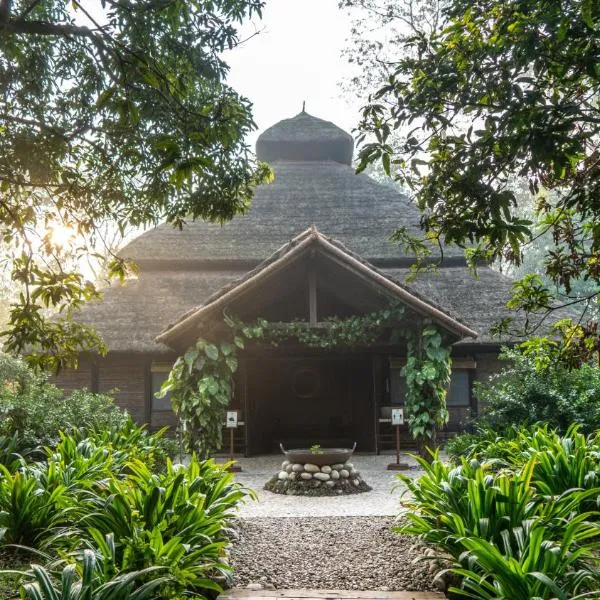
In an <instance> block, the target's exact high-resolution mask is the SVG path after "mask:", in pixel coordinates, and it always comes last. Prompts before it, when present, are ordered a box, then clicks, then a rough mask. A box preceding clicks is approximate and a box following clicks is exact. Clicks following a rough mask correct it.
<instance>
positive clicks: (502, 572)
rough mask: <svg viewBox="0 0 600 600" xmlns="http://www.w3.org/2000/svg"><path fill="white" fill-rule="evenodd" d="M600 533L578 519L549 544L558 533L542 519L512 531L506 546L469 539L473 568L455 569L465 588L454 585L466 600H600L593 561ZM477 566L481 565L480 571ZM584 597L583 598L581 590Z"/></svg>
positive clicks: (468, 555) (468, 553) (468, 557)
mask: <svg viewBox="0 0 600 600" xmlns="http://www.w3.org/2000/svg"><path fill="white" fill-rule="evenodd" d="M597 535H598V530H597V529H590V527H589V526H588V525H587V524H585V523H582V522H581V520H580V519H574V520H572V521H571V522H570V523H568V525H567V526H566V528H565V531H564V534H563V537H562V539H560V540H558V541H549V540H551V538H552V533H551V532H550V531H549V530H548V529H547V528H546V527H545V526H544V525H542V524H541V523H540V521H539V520H534V521H526V522H524V523H523V525H522V526H521V527H517V528H515V529H512V530H510V531H508V532H507V534H506V536H505V541H503V542H502V543H501V544H500V546H495V545H494V544H491V543H490V542H487V541H486V540H483V539H478V538H468V539H465V540H464V546H465V548H466V553H465V556H464V562H465V563H467V564H470V565H474V567H473V568H468V567H467V568H465V567H461V568H455V569H453V572H454V573H455V574H456V575H458V576H460V577H462V582H463V583H462V586H461V588H462V589H459V588H456V587H451V588H450V590H449V591H450V592H452V593H455V594H457V595H458V596H459V597H460V598H481V599H482V600H483V599H485V600H515V599H517V598H523V599H525V598H527V599H530V598H536V599H537V598H539V599H545V598H552V599H556V600H567V599H571V600H575V599H576V598H581V599H583V598H592V597H596V598H597V597H598V595H597V593H596V594H593V595H589V594H588V593H586V590H596V589H597V586H598V584H600V579H599V577H598V572H597V571H596V570H595V569H594V568H593V563H592V561H590V560H587V561H586V560H584V559H590V558H591V554H592V548H593V543H591V542H590V537H592V538H594V537H596V536H597ZM475 566H476V567H475ZM580 591H581V592H582V593H581V595H577V594H578V593H579V592H580Z"/></svg>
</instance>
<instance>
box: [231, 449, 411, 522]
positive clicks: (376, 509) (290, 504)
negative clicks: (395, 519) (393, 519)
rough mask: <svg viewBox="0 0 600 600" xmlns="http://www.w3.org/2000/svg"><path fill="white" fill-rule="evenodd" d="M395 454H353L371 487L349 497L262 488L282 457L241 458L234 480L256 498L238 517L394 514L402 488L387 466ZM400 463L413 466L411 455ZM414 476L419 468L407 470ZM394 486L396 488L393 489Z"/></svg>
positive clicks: (398, 508)
mask: <svg viewBox="0 0 600 600" xmlns="http://www.w3.org/2000/svg"><path fill="white" fill-rule="evenodd" d="M394 460H395V455H389V454H385V455H383V454H382V455H380V456H374V455H360V454H355V455H354V456H353V457H352V463H353V464H354V467H355V468H356V469H358V471H360V473H361V476H362V478H363V479H364V480H365V481H366V483H367V484H369V485H370V486H371V487H372V488H373V490H372V491H371V492H366V493H364V494H355V495H350V496H330V497H312V496H284V495H281V494H274V493H272V492H267V491H265V490H263V486H264V484H265V483H266V482H267V481H268V480H269V479H270V478H271V477H273V475H276V474H277V472H278V471H279V469H280V467H281V462H282V461H283V457H282V456H278V455H269V456H258V457H253V458H240V459H239V461H238V462H239V464H240V466H241V467H242V472H241V473H237V474H236V479H237V480H238V481H240V482H241V483H243V484H245V485H246V486H248V487H250V488H252V489H253V490H255V491H256V493H257V495H258V501H248V502H247V503H246V504H245V505H244V506H242V507H241V509H240V516H241V517H243V518H248V517H327V516H357V517H361V516H396V515H397V514H398V512H399V511H400V506H399V503H398V499H399V497H400V494H401V491H402V487H401V486H399V482H398V480H397V478H396V476H395V474H394V472H393V471H388V470H387V469H386V467H387V465H388V464H389V463H390V462H394ZM402 461H403V462H408V463H409V464H411V465H415V464H416V463H415V461H414V460H412V459H411V458H410V457H402ZM405 473H406V474H408V475H409V476H410V477H417V476H418V475H419V474H420V470H418V469H416V468H415V469H411V470H410V471H406V472H405ZM394 488H397V489H394Z"/></svg>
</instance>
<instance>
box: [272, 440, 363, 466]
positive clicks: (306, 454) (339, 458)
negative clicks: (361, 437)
mask: <svg viewBox="0 0 600 600" xmlns="http://www.w3.org/2000/svg"><path fill="white" fill-rule="evenodd" d="M279 447H280V448H281V451H282V452H283V454H284V455H285V458H286V459H287V460H289V461H290V462H291V463H301V464H305V463H310V464H313V465H317V466H318V467H322V466H324V465H335V464H343V463H345V462H346V461H347V460H348V459H349V458H350V457H351V456H352V454H353V453H354V450H356V442H354V446H352V448H321V449H320V452H319V453H318V454H315V453H313V452H311V451H310V448H293V449H292V450H286V449H285V448H284V447H283V444H279Z"/></svg>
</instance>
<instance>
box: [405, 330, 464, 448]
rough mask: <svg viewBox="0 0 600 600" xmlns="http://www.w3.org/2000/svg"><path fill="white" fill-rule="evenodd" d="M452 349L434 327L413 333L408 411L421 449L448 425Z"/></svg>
mask: <svg viewBox="0 0 600 600" xmlns="http://www.w3.org/2000/svg"><path fill="white" fill-rule="evenodd" d="M450 353H451V349H450V347H449V346H448V345H445V344H444V339H443V336H442V334H441V333H440V332H439V331H438V329H437V328H436V327H435V326H434V325H432V324H425V325H424V326H423V327H421V328H419V329H418V330H416V331H413V332H412V333H411V334H410V335H409V336H408V339H407V358H406V365H405V366H404V368H403V369H402V374H403V375H404V376H405V378H406V390H407V393H406V409H407V415H408V429H409V431H410V432H411V435H412V436H413V438H414V439H416V440H418V441H419V446H420V449H421V450H422V447H423V446H424V445H425V444H426V443H427V441H431V442H433V443H435V434H436V431H437V429H438V428H439V427H442V426H444V425H445V424H446V423H447V422H448V416H449V415H448V409H447V407H446V394H447V393H448V386H449V385H450V377H451V373H452V359H451V357H450Z"/></svg>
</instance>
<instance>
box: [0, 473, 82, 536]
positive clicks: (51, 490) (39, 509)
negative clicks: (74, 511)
mask: <svg viewBox="0 0 600 600" xmlns="http://www.w3.org/2000/svg"><path fill="white" fill-rule="evenodd" d="M72 507H73V499H72V497H71V496H70V495H69V494H68V492H67V489H66V488H65V486H63V485H55V486H52V487H44V486H43V485H42V482H41V481H40V479H39V478H38V476H37V474H36V473H35V472H33V471H30V470H28V469H25V470H23V471H17V472H16V473H10V471H8V469H7V468H6V467H4V466H2V465H0V543H3V544H20V545H24V546H30V547H38V546H39V544H40V543H41V540H42V539H43V538H45V537H47V536H49V535H51V533H52V532H53V530H54V528H55V527H59V526H62V525H67V524H68V523H69V521H70V516H71V515H70V514H69V513H70V511H71V508H72Z"/></svg>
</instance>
